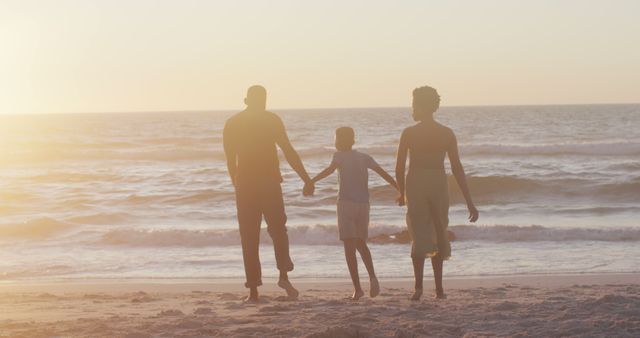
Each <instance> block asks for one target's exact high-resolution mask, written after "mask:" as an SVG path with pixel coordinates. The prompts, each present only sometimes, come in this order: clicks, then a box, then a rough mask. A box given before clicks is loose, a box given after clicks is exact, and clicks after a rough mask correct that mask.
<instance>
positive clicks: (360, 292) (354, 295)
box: [349, 290, 364, 300]
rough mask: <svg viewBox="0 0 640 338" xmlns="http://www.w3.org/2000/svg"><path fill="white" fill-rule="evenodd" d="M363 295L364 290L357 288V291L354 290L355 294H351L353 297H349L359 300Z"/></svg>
mask: <svg viewBox="0 0 640 338" xmlns="http://www.w3.org/2000/svg"><path fill="white" fill-rule="evenodd" d="M362 296H364V291H362V290H356V291H354V292H353V295H351V297H349V299H351V300H358V299H360V298H362Z"/></svg>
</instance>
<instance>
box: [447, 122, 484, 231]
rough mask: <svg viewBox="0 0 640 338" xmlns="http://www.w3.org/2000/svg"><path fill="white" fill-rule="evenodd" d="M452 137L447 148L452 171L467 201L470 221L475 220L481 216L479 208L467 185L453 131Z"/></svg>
mask: <svg viewBox="0 0 640 338" xmlns="http://www.w3.org/2000/svg"><path fill="white" fill-rule="evenodd" d="M451 137H452V140H451V145H450V146H449V149H448V150H447V154H448V155H449V163H451V172H452V173H453V176H454V177H455V178H456V182H458V186H459V187H460V190H462V195H463V196H464V200H465V201H467V209H468V210H469V221H471V222H475V221H477V220H478V216H479V213H478V209H476V206H475V205H474V204H473V201H472V200H471V194H470V193H469V187H468V186H467V176H466V175H465V173H464V168H463V167H462V163H461V162H460V155H459V153H458V141H457V140H456V135H455V134H453V132H452V133H451Z"/></svg>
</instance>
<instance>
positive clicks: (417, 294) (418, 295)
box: [409, 289, 422, 300]
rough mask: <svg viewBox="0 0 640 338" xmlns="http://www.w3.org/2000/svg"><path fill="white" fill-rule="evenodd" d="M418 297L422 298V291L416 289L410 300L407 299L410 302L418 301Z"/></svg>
mask: <svg viewBox="0 0 640 338" xmlns="http://www.w3.org/2000/svg"><path fill="white" fill-rule="evenodd" d="M420 297H422V289H416V291H415V292H414V293H413V296H411V298H409V299H410V300H420Z"/></svg>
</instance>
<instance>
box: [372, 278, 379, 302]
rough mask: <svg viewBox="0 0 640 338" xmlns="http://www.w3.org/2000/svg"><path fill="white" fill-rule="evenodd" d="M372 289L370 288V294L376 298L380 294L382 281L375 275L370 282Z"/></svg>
mask: <svg viewBox="0 0 640 338" xmlns="http://www.w3.org/2000/svg"><path fill="white" fill-rule="evenodd" d="M369 285H370V290H369V296H371V298H375V297H376V296H377V295H379V294H380V283H378V278H376V277H373V278H372V279H371V280H370V282H369Z"/></svg>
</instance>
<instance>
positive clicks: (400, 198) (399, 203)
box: [396, 194, 405, 206]
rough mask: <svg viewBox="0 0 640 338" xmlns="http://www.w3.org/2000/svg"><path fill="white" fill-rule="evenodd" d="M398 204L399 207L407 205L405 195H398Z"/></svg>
mask: <svg viewBox="0 0 640 338" xmlns="http://www.w3.org/2000/svg"><path fill="white" fill-rule="evenodd" d="M396 203H398V205H399V206H404V205H405V199H404V194H398V197H396Z"/></svg>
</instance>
